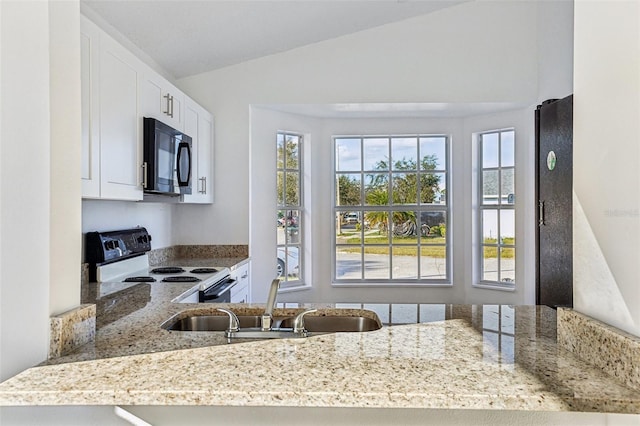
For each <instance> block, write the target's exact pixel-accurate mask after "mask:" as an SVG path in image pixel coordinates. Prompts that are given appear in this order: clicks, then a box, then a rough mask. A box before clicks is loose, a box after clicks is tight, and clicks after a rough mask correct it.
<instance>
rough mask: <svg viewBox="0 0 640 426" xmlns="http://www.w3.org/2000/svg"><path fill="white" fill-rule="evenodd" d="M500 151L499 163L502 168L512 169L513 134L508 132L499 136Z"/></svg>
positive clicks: (513, 152) (513, 153)
mask: <svg viewBox="0 0 640 426" xmlns="http://www.w3.org/2000/svg"><path fill="white" fill-rule="evenodd" d="M501 142H502V147H501V148H502V151H501V153H500V161H501V164H500V165H501V166H502V167H513V166H515V163H516V156H515V151H514V147H515V132H514V131H513V130H510V131H508V132H502V134H501Z"/></svg>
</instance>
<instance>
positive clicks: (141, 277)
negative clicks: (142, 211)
mask: <svg viewBox="0 0 640 426" xmlns="http://www.w3.org/2000/svg"><path fill="white" fill-rule="evenodd" d="M150 250H151V236H150V235H149V234H148V232H147V230H146V229H145V228H142V227H139V228H134V229H125V230H119V231H109V232H89V233H87V237H86V258H87V262H88V263H89V271H90V281H95V282H97V283H100V293H106V292H109V291H110V288H114V289H115V288H117V289H119V290H120V289H122V288H123V283H131V284H132V285H135V284H139V283H152V285H155V284H153V283H157V284H162V285H166V284H170V283H193V287H190V288H189V289H188V290H187V291H185V292H183V293H182V294H181V295H180V296H178V297H176V298H175V299H174V301H176V302H186V303H198V302H200V303H228V302H230V301H231V291H230V290H231V288H232V287H233V286H234V285H235V284H236V281H235V280H233V279H232V278H230V271H229V269H228V268H225V267H215V268H203V267H195V266H162V267H154V266H149V256H148V254H147V252H148V251H150ZM124 286H126V284H125V285H124Z"/></svg>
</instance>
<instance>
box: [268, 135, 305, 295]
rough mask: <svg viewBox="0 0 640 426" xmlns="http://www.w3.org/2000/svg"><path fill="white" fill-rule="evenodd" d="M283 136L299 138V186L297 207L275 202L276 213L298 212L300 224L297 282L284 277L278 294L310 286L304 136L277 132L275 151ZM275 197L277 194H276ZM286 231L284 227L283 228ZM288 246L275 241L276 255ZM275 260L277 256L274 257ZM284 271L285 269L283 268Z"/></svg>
mask: <svg viewBox="0 0 640 426" xmlns="http://www.w3.org/2000/svg"><path fill="white" fill-rule="evenodd" d="M281 134H282V135H284V136H285V140H286V136H288V135H290V136H295V137H298V138H299V141H300V142H299V144H298V166H299V168H298V174H299V176H298V185H299V194H298V201H299V203H298V205H297V206H295V207H294V206H287V205H284V206H283V205H278V203H277V201H276V212H278V211H279V210H298V211H300V217H299V219H300V223H299V224H298V238H299V243H298V244H297V245H296V246H298V247H299V248H298V279H297V280H290V279H288V277H285V278H286V279H285V280H283V281H281V282H280V288H279V290H278V291H279V292H280V293H286V292H289V291H297V290H307V289H308V288H310V287H311V286H309V285H307V284H306V283H305V273H304V270H305V268H304V265H305V241H304V234H305V232H304V230H305V228H306V225H305V220H304V216H305V208H304V194H305V191H304V187H305V181H304V164H305V155H304V144H305V135H303V134H302V133H298V132H292V131H284V130H278V132H277V133H276V149H277V136H278V135H281ZM284 170H287V169H286V167H285V168H284ZM278 171H279V169H278V168H277V167H276V173H277V172H278ZM276 197H277V194H276ZM285 229H286V227H285ZM288 246H289V244H286V243H285V244H278V242H277V239H276V253H277V250H278V248H279V247H288ZM276 258H277V256H276ZM285 271H286V268H285Z"/></svg>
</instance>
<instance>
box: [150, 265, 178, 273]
mask: <svg viewBox="0 0 640 426" xmlns="http://www.w3.org/2000/svg"><path fill="white" fill-rule="evenodd" d="M181 272H184V269H182V268H180V267H178V266H164V267H162V268H155V269H152V270H151V273H152V274H179V273H181Z"/></svg>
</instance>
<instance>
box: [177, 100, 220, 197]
mask: <svg viewBox="0 0 640 426" xmlns="http://www.w3.org/2000/svg"><path fill="white" fill-rule="evenodd" d="M183 131H184V133H186V134H187V135H189V136H191V138H192V146H191V164H192V169H191V195H188V194H185V195H184V196H183V201H184V202H185V203H199V204H210V203H213V169H212V164H213V117H212V115H211V114H210V113H209V112H208V111H206V110H205V109H204V108H202V107H201V106H200V105H198V104H196V103H195V102H193V101H192V100H191V99H189V98H186V99H185V105H184V130H183Z"/></svg>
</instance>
